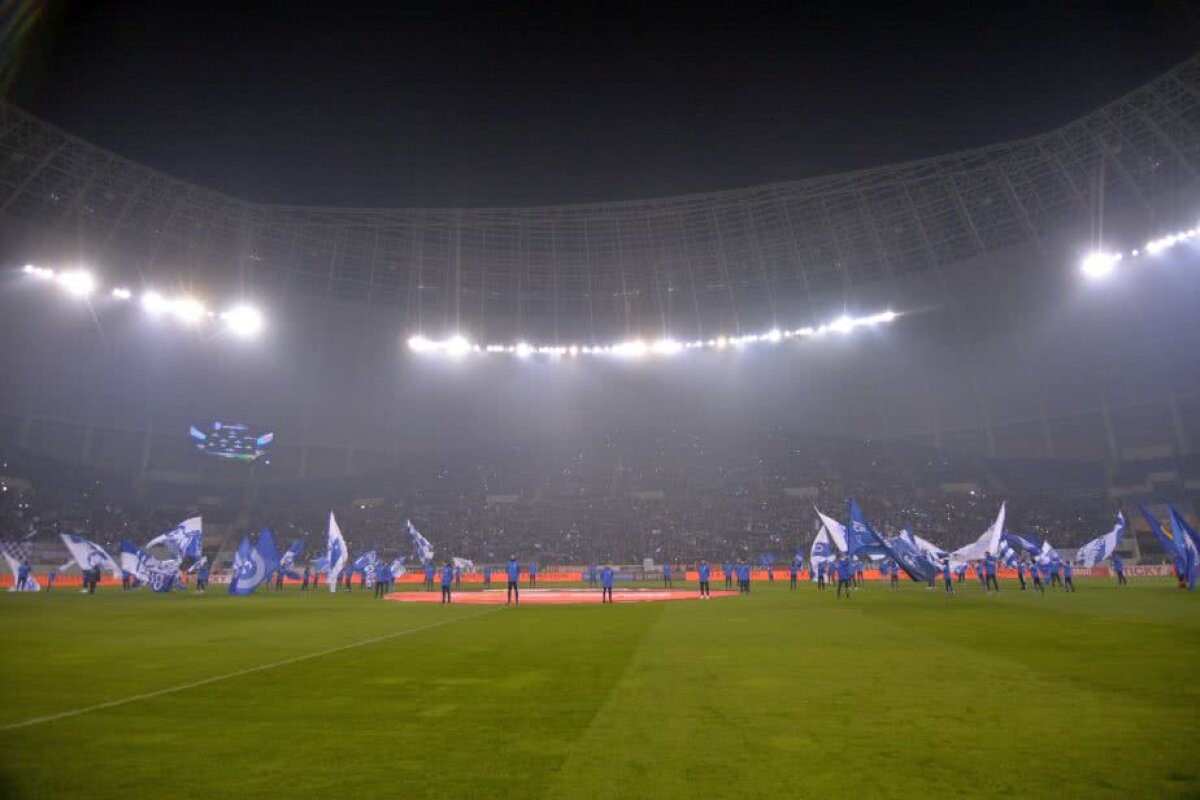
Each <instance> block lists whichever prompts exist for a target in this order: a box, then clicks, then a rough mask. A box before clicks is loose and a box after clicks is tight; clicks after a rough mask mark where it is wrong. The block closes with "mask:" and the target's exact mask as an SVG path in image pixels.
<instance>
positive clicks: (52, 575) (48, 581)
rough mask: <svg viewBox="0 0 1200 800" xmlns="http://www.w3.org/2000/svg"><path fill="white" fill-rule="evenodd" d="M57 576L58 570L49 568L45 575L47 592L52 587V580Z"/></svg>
mask: <svg viewBox="0 0 1200 800" xmlns="http://www.w3.org/2000/svg"><path fill="white" fill-rule="evenodd" d="M57 577H58V570H56V569H52V570H50V574H49V575H47V576H46V591H47V592H48V591H50V590H51V589H53V588H54V580H55V579H56V578H57Z"/></svg>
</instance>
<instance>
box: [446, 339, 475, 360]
mask: <svg viewBox="0 0 1200 800" xmlns="http://www.w3.org/2000/svg"><path fill="white" fill-rule="evenodd" d="M445 350H446V355H448V356H450V357H451V358H462V357H463V356H465V355H466V354H467V353H469V352H471V343H470V342H468V341H467V340H466V339H464V338H463V337H461V336H455V337H453V338H451V339H450V340H449V341H447V342H446V344H445Z"/></svg>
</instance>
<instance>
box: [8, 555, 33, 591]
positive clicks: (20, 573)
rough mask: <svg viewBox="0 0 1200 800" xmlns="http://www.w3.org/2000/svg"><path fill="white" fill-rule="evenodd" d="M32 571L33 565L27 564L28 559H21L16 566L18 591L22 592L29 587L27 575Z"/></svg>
mask: <svg viewBox="0 0 1200 800" xmlns="http://www.w3.org/2000/svg"><path fill="white" fill-rule="evenodd" d="M10 563H11V562H10ZM32 572H33V567H31V566H29V562H28V561H22V562H21V566H19V567H17V591H18V592H23V591H25V590H26V589H27V588H29V575H30V573H32Z"/></svg>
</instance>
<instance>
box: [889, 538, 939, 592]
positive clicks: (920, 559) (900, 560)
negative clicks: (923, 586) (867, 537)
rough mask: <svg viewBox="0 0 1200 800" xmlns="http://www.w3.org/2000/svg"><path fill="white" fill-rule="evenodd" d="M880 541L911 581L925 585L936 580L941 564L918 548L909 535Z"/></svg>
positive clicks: (927, 552) (925, 551)
mask: <svg viewBox="0 0 1200 800" xmlns="http://www.w3.org/2000/svg"><path fill="white" fill-rule="evenodd" d="M881 541H882V543H883V546H884V549H885V550H886V551H887V554H888V555H889V556H891V558H892V560H893V561H895V562H896V563H897V564H898V565H899V566H900V569H902V570H904V573H905V574H906V575H908V577H909V578H911V579H912V580H914V581H919V582H921V583H926V582H928V581H931V580H934V579H935V578H937V576H938V572H939V571H940V570H941V564H939V563H938V562H937V559H936V558H934V556H933V554H932V553H930V552H929V551H928V550H923V549H921V548H920V547H918V546H917V545H916V543H915V542H914V540H913V539H912V538H911V535H909V536H905V535H904V534H901V535H900V536H893V537H891V538H889V539H886V540H881Z"/></svg>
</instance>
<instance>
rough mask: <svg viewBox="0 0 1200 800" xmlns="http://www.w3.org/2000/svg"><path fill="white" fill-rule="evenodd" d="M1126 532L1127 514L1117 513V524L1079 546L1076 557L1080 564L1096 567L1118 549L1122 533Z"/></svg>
mask: <svg viewBox="0 0 1200 800" xmlns="http://www.w3.org/2000/svg"><path fill="white" fill-rule="evenodd" d="M1124 532H1125V515H1124V514H1117V524H1116V527H1114V528H1113V529H1112V530H1111V531H1109V532H1108V533H1106V534H1104V535H1103V536H1098V537H1096V538H1095V539H1092V540H1091V541H1090V542H1088V543H1087V544H1085V545H1084V546H1083V547H1081V548H1079V552H1077V553H1076V554H1075V558H1076V559H1077V560H1078V561H1079V564H1080V565H1081V566H1084V567H1094V566H1096V565H1097V564H1099V563H1100V562H1101V561H1103V560H1104V559H1106V558H1108V557H1109V556H1111V555H1112V554H1113V552H1115V551H1116V549H1117V543H1118V542H1120V541H1121V534H1122V533H1124Z"/></svg>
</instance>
